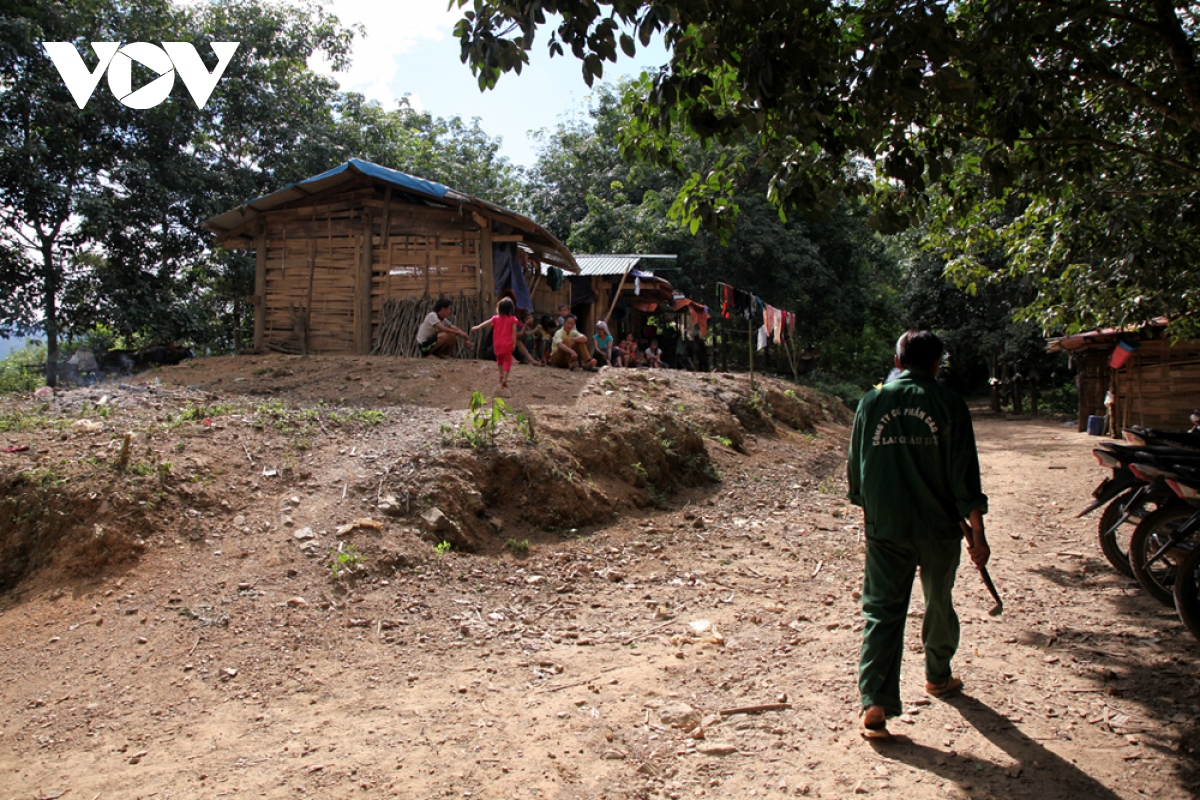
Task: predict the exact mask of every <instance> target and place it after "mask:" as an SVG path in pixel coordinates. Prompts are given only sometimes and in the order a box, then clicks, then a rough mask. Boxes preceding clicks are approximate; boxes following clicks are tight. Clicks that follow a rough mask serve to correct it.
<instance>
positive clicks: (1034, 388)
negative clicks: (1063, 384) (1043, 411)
mask: <svg viewBox="0 0 1200 800" xmlns="http://www.w3.org/2000/svg"><path fill="white" fill-rule="evenodd" d="M1029 377H1030V380H1029V413H1030V414H1033V415H1034V416H1035V417H1036V416H1039V415H1040V412H1039V410H1038V400H1039V399H1040V396H1041V393H1040V392H1038V374H1037V372H1036V371H1035V372H1033V373H1032V374H1031V375H1030V376H1029Z"/></svg>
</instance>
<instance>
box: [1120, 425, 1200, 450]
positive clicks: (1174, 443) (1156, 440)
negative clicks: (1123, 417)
mask: <svg viewBox="0 0 1200 800" xmlns="http://www.w3.org/2000/svg"><path fill="white" fill-rule="evenodd" d="M1121 435H1122V436H1124V437H1125V441H1127V442H1129V444H1131V445H1134V446H1136V447H1147V446H1161V447H1174V448H1178V449H1180V450H1188V451H1191V452H1193V453H1200V434H1195V433H1185V432H1183V431H1165V430H1162V429H1160V428H1143V427H1141V426H1140V425H1129V426H1127V427H1124V428H1121Z"/></svg>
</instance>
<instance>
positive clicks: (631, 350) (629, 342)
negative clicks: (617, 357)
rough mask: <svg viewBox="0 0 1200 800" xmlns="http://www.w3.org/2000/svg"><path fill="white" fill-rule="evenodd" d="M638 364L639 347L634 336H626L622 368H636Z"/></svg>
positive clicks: (622, 354) (622, 348)
mask: <svg viewBox="0 0 1200 800" xmlns="http://www.w3.org/2000/svg"><path fill="white" fill-rule="evenodd" d="M637 364H638V346H637V342H636V341H634V338H633V334H632V333H629V334H626V335H625V341H623V342H621V366H622V367H636V366H637Z"/></svg>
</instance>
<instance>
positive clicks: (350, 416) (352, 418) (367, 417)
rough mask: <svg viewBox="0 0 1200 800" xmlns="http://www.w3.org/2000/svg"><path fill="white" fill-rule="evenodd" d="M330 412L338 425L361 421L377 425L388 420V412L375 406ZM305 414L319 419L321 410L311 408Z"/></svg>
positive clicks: (367, 424) (310, 417) (330, 417)
mask: <svg viewBox="0 0 1200 800" xmlns="http://www.w3.org/2000/svg"><path fill="white" fill-rule="evenodd" d="M328 413H329V421H330V422H334V423H336V424H338V425H348V424H353V423H359V424H361V425H366V426H367V427H374V426H375V425H382V424H383V423H385V422H387V420H388V416H387V414H385V413H383V412H382V411H376V410H375V409H373V408H361V409H355V410H353V411H348V412H345V413H342V412H339V411H330V412H328ZM305 415H306V418H309V419H319V417H320V411H319V409H310V410H308V411H306V412H305ZM310 415H311V416H310Z"/></svg>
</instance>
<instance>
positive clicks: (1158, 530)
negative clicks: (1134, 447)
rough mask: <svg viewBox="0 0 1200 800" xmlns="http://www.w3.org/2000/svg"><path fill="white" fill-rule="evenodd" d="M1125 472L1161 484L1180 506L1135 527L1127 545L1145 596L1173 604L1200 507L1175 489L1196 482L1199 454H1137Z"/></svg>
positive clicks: (1199, 531)
mask: <svg viewBox="0 0 1200 800" xmlns="http://www.w3.org/2000/svg"><path fill="white" fill-rule="evenodd" d="M1140 458H1141V459H1145V460H1139V462H1138V463H1134V464H1131V465H1130V467H1129V469H1130V471H1131V472H1133V474H1134V475H1136V476H1137V477H1139V478H1141V479H1142V480H1144V481H1146V482H1150V481H1153V480H1156V479H1160V480H1162V481H1163V482H1164V483H1165V484H1166V485H1167V487H1168V488H1170V489H1171V490H1172V492H1173V493H1174V494H1176V496H1178V497H1179V498H1180V499H1181V501H1182V502H1180V503H1172V504H1169V505H1166V506H1165V507H1163V508H1160V509H1159V510H1157V511H1155V512H1154V513H1152V514H1150V515H1148V516H1147V517H1146V518H1145V519H1144V520H1142V521H1141V522H1140V523H1138V526H1137V528H1136V529H1135V530H1134V532H1133V537H1132V538H1131V539H1130V541H1129V565H1130V567H1131V568H1132V569H1133V575H1134V577H1135V578H1137V580H1138V583H1140V584H1141V585H1142V588H1143V589H1145V590H1146V592H1147V594H1149V595H1150V596H1151V597H1154V598H1156V599H1157V600H1159V601H1160V602H1161V603H1163V604H1164V605H1174V604H1175V594H1174V584H1175V580H1176V576H1177V575H1179V574H1183V573H1181V572H1180V571H1179V567H1180V564H1181V563H1182V562H1183V560H1184V559H1185V558H1187V556H1188V555H1190V554H1191V552H1192V550H1193V549H1195V546H1196V541H1197V539H1198V538H1200V537H1198V534H1200V503H1196V504H1195V505H1194V506H1193V504H1192V501H1191V500H1190V495H1188V494H1187V493H1186V492H1185V493H1180V490H1179V487H1184V486H1190V485H1191V483H1192V482H1195V481H1200V454H1195V455H1191V454H1189V455H1187V456H1183V455H1175V456H1152V455H1151V454H1149V453H1145V452H1143V453H1141V455H1140Z"/></svg>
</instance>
